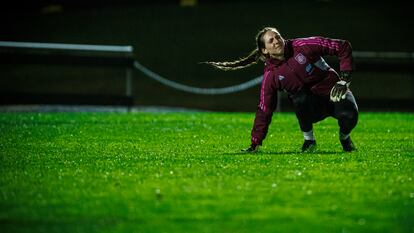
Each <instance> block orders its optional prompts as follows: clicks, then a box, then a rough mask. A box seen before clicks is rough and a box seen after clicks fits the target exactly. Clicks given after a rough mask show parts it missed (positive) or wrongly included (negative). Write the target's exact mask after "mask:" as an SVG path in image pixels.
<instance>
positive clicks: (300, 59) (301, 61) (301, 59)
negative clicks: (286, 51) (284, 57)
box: [295, 53, 306, 65]
mask: <svg viewBox="0 0 414 233" xmlns="http://www.w3.org/2000/svg"><path fill="white" fill-rule="evenodd" d="M295 60H296V61H297V62H299V64H302V65H303V64H305V63H306V57H305V56H303V54H301V53H298V54H297V55H296V56H295Z"/></svg>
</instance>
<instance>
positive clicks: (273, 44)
mask: <svg viewBox="0 0 414 233" xmlns="http://www.w3.org/2000/svg"><path fill="white" fill-rule="evenodd" d="M263 42H264V44H265V47H264V48H263V49H262V53H263V54H269V55H270V57H272V58H279V59H280V58H281V57H283V55H284V52H285V40H284V39H283V38H282V36H281V35H280V33H279V32H278V31H274V30H269V31H267V32H265V34H264V35H263Z"/></svg>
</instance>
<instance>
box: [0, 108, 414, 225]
mask: <svg viewBox="0 0 414 233" xmlns="http://www.w3.org/2000/svg"><path fill="white" fill-rule="evenodd" d="M253 119H254V114H252V113H250V114H248V113H197V112H194V113H191V112H188V113H0V132H1V135H0V152H1V154H0V171H1V178H0V191H1V192H0V207H1V210H0V229H1V232H198V233H202V232H246V233H248V232H249V233H250V232H340V233H343V232H414V115H413V114H410V113H383V114H380V113H361V115H360V120H359V124H358V126H357V128H356V129H355V130H354V132H353V135H352V138H353V141H354V142H355V144H356V146H357V147H358V151H357V152H354V153H343V152H342V151H341V146H340V143H339V141H338V139H337V138H338V127H337V123H336V121H335V120H334V119H332V118H331V119H326V120H325V121H323V122H320V123H319V124H316V125H315V128H314V131H315V136H316V138H317V141H318V150H317V151H316V152H314V153H309V154H301V153H299V152H300V147H301V144H302V135H301V132H300V130H299V127H298V124H297V121H296V118H295V116H294V115H293V114H291V113H280V114H275V115H274V117H273V123H272V125H271V127H270V130H269V134H268V137H267V139H266V140H265V141H264V145H263V147H262V148H261V152H259V153H257V154H243V153H241V152H240V149H242V148H245V147H247V146H248V145H249V140H250V129H251V126H252V122H253Z"/></svg>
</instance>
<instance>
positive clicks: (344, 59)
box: [293, 36, 354, 71]
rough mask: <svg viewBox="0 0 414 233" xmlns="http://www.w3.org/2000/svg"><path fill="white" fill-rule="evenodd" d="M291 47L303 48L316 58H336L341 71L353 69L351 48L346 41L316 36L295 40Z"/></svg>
mask: <svg viewBox="0 0 414 233" xmlns="http://www.w3.org/2000/svg"><path fill="white" fill-rule="evenodd" d="M293 46H298V47H303V48H304V49H305V50H309V52H310V53H313V54H315V55H318V56H325V55H330V56H337V57H338V59H339V69H340V70H341V71H352V70H353V69H354V61H353V57H352V47H351V44H350V43H349V42H348V41H346V40H341V39H331V38H326V37H320V36H317V37H309V38H301V39H296V40H294V41H293Z"/></svg>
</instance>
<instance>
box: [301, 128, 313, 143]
mask: <svg viewBox="0 0 414 233" xmlns="http://www.w3.org/2000/svg"><path fill="white" fill-rule="evenodd" d="M303 138H304V139H305V140H310V141H315V137H314V136H313V130H310V131H308V132H303Z"/></svg>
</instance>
